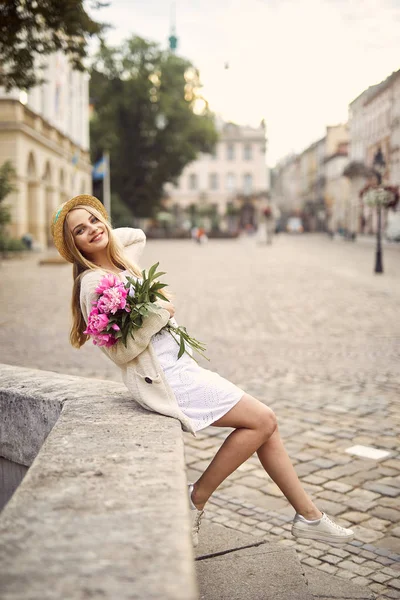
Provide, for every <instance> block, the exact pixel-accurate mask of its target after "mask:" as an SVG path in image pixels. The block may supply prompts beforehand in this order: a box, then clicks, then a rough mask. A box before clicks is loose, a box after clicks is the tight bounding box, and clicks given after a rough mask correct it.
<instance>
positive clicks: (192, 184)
mask: <svg viewBox="0 0 400 600" xmlns="http://www.w3.org/2000/svg"><path fill="white" fill-rule="evenodd" d="M189 190H197V175H196V173H191V174H190V175H189Z"/></svg>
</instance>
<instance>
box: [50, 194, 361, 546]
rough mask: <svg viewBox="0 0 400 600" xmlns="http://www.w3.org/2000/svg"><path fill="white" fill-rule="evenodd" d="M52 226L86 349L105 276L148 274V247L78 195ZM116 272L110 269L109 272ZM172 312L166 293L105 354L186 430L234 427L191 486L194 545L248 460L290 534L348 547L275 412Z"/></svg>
mask: <svg viewBox="0 0 400 600" xmlns="http://www.w3.org/2000/svg"><path fill="white" fill-rule="evenodd" d="M51 231H52V235H53V239H54V244H55V246H56V248H57V249H58V251H59V252H60V254H61V255H62V256H63V257H64V258H65V259H66V260H67V261H69V262H71V263H72V264H73V278H74V283H73V290H72V317H73V324H72V329H71V333H70V341H71V344H72V345H73V346H74V347H76V348H80V347H81V346H82V345H83V344H84V343H85V342H86V341H87V340H88V339H89V336H88V335H87V334H86V333H85V331H87V329H86V328H87V321H88V315H89V312H90V311H91V309H92V306H93V302H94V301H96V298H97V296H96V288H97V289H98V287H99V284H100V282H101V281H103V280H104V277H105V276H107V275H109V276H112V275H114V276H116V277H117V278H118V279H120V280H121V281H122V282H126V277H128V276H129V277H132V278H133V280H136V279H138V280H139V281H140V278H141V277H142V273H141V271H140V269H139V267H138V266H137V263H138V260H139V257H140V255H141V253H142V251H143V248H144V245H145V240H146V238H145V234H144V233H143V231H141V230H140V229H131V228H125V227H124V228H119V229H114V230H113V229H112V228H111V225H110V223H109V220H108V215H107V212H106V210H105V208H104V206H103V204H102V203H101V202H100V201H99V200H97V198H94V197H93V196H89V195H80V196H76V197H75V198H72V199H71V200H69V201H67V202H65V203H64V204H62V205H61V206H60V208H59V209H58V210H57V211H56V212H55V214H54V216H53V219H52V223H51ZM111 274H112V275H111ZM174 314H175V308H174V306H173V304H172V302H171V301H170V300H169V299H168V297H167V295H165V300H162V299H158V300H157V301H156V302H155V303H154V306H153V310H152V312H151V313H149V314H148V315H147V316H146V317H145V318H144V320H143V324H142V326H141V328H140V329H139V330H138V332H137V333H135V337H134V339H133V337H129V338H128V339H127V344H126V346H125V345H124V344H123V343H122V342H121V341H120V340H119V341H117V343H115V344H114V345H113V346H111V347H107V346H105V345H103V346H101V348H100V349H101V350H102V351H103V352H104V353H105V354H106V355H107V356H108V357H109V358H110V359H111V360H112V361H113V362H114V363H116V364H117V365H118V366H119V367H120V368H121V370H122V378H123V380H124V383H125V385H126V386H127V388H128V389H129V390H130V391H131V392H132V396H133V399H134V400H135V401H136V402H137V403H138V404H139V405H141V406H142V407H143V408H145V409H147V410H150V411H153V412H156V413H159V414H162V415H165V416H167V417H173V418H175V419H179V421H180V422H181V425H182V428H183V430H184V431H188V432H191V433H192V434H193V435H196V432H197V431H200V430H202V429H205V428H206V427H209V426H215V427H229V428H233V431H232V432H231V433H230V434H229V435H228V437H227V438H226V440H225V441H224V442H223V444H222V445H221V447H220V449H219V450H218V452H217V453H216V455H215V456H214V458H213V459H212V461H211V462H210V464H209V466H208V467H207V468H206V470H205V471H204V473H203V474H202V475H201V476H200V478H199V479H198V480H197V481H196V482H194V483H189V484H188V504H189V506H190V508H191V511H192V541H193V544H194V545H197V543H198V533H199V528H200V523H201V519H202V517H203V514H204V507H205V505H206V503H207V501H208V500H209V498H210V497H211V495H212V494H213V492H214V491H215V490H216V489H217V488H218V486H219V485H220V484H221V483H222V482H223V481H224V480H225V479H226V478H227V477H228V476H229V475H230V474H231V473H233V472H234V471H235V470H236V469H237V468H238V467H239V466H240V465H241V464H243V463H244V462H245V461H246V460H247V459H248V458H250V456H252V455H253V454H254V453H257V455H258V458H259V460H260V462H261V465H262V466H263V468H264V469H265V471H266V472H267V473H268V474H269V476H270V477H271V478H272V479H273V481H275V483H276V484H277V485H278V487H279V488H280V489H281V490H282V492H283V494H284V495H285V496H286V498H287V499H288V501H289V502H290V504H291V505H292V506H293V508H294V509H295V517H294V520H293V524H292V534H293V535H294V536H295V537H298V538H308V539H312V540H319V541H322V542H327V543H332V544H338V545H342V544H345V543H347V542H349V541H351V540H352V539H353V537H354V532H353V531H352V530H351V529H345V528H344V527H341V526H339V525H337V524H336V523H335V522H334V521H332V520H331V519H330V518H329V517H328V516H327V515H326V514H324V513H322V512H321V511H320V510H319V509H318V508H317V507H316V506H315V504H314V503H313V501H312V500H311V498H310V497H309V496H308V494H307V493H306V492H305V490H304V489H303V486H302V484H301V483H300V481H299V479H298V477H297V474H296V471H295V469H294V467H293V465H292V463H291V461H290V458H289V456H288V454H287V452H286V450H285V447H284V445H283V442H282V440H281V437H280V433H279V428H278V424H277V419H276V417H275V414H274V413H273V411H272V410H271V409H270V408H269V407H268V406H266V405H265V404H264V403H262V402H260V401H259V400H257V399H256V398H254V397H252V396H251V395H250V394H247V393H246V392H244V391H243V390H241V389H240V388H239V387H237V386H236V385H234V384H233V383H231V382H229V381H227V380H226V379H224V378H223V377H220V376H219V375H218V374H217V373H215V372H213V371H210V370H207V369H204V368H202V367H200V366H199V365H198V364H197V362H196V361H194V360H193V359H192V358H191V356H190V354H187V353H186V352H185V353H184V354H183V355H182V356H181V357H180V358H178V345H177V344H176V340H174V339H173V337H172V335H171V334H170V333H169V332H168V331H167V330H166V329H165V326H166V325H167V324H168V322H169V321H171V322H174V323H176V322H175V319H174Z"/></svg>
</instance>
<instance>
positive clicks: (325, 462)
mask: <svg viewBox="0 0 400 600" xmlns="http://www.w3.org/2000/svg"><path fill="white" fill-rule="evenodd" d="M312 462H313V464H314V465H317V467H319V468H320V469H330V468H331V467H334V466H335V465H336V463H335V462H334V461H333V460H329V458H315V459H314V460H313V461H312Z"/></svg>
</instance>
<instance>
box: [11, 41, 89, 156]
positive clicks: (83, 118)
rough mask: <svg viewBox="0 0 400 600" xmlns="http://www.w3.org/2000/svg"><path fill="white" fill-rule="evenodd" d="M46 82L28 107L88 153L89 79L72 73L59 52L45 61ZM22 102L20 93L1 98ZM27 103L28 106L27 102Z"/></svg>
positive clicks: (31, 94)
mask: <svg viewBox="0 0 400 600" xmlns="http://www.w3.org/2000/svg"><path fill="white" fill-rule="evenodd" d="M41 60H42V62H43V64H44V65H45V68H44V70H43V78H44V79H46V82H45V83H43V84H41V85H39V86H36V87H34V88H32V89H31V90H30V91H29V93H28V95H27V102H26V106H27V107H28V108H29V109H30V110H32V111H33V112H35V113H36V114H38V115H40V116H41V117H43V119H45V120H46V121H47V122H48V123H50V124H51V125H52V126H53V127H55V128H56V129H58V130H59V131H60V132H61V133H63V134H64V135H66V136H67V137H68V138H70V139H71V140H72V141H73V142H74V143H75V144H77V145H78V146H80V147H81V148H82V149H83V150H88V149H89V75H88V74H87V73H80V72H78V71H73V70H72V68H71V65H70V63H69V61H68V59H67V58H66V56H65V55H64V54H62V53H61V52H57V53H56V54H52V55H50V56H46V57H43V58H42V59H41ZM4 97H8V98H14V99H21V97H22V96H21V92H20V90H15V89H14V90H12V91H11V92H9V93H6V92H5V91H4V89H0V98H4ZM24 103H25V102H24Z"/></svg>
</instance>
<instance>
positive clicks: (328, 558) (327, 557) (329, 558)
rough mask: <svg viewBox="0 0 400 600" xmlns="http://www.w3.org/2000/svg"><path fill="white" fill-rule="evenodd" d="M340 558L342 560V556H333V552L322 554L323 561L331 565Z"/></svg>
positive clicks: (335, 563)
mask: <svg viewBox="0 0 400 600" xmlns="http://www.w3.org/2000/svg"><path fill="white" fill-rule="evenodd" d="M342 560H343V558H342V557H341V556H334V555H333V554H326V555H325V556H324V561H325V562H327V563H329V564H331V565H337V564H338V563H340V562H341V561H342Z"/></svg>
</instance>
